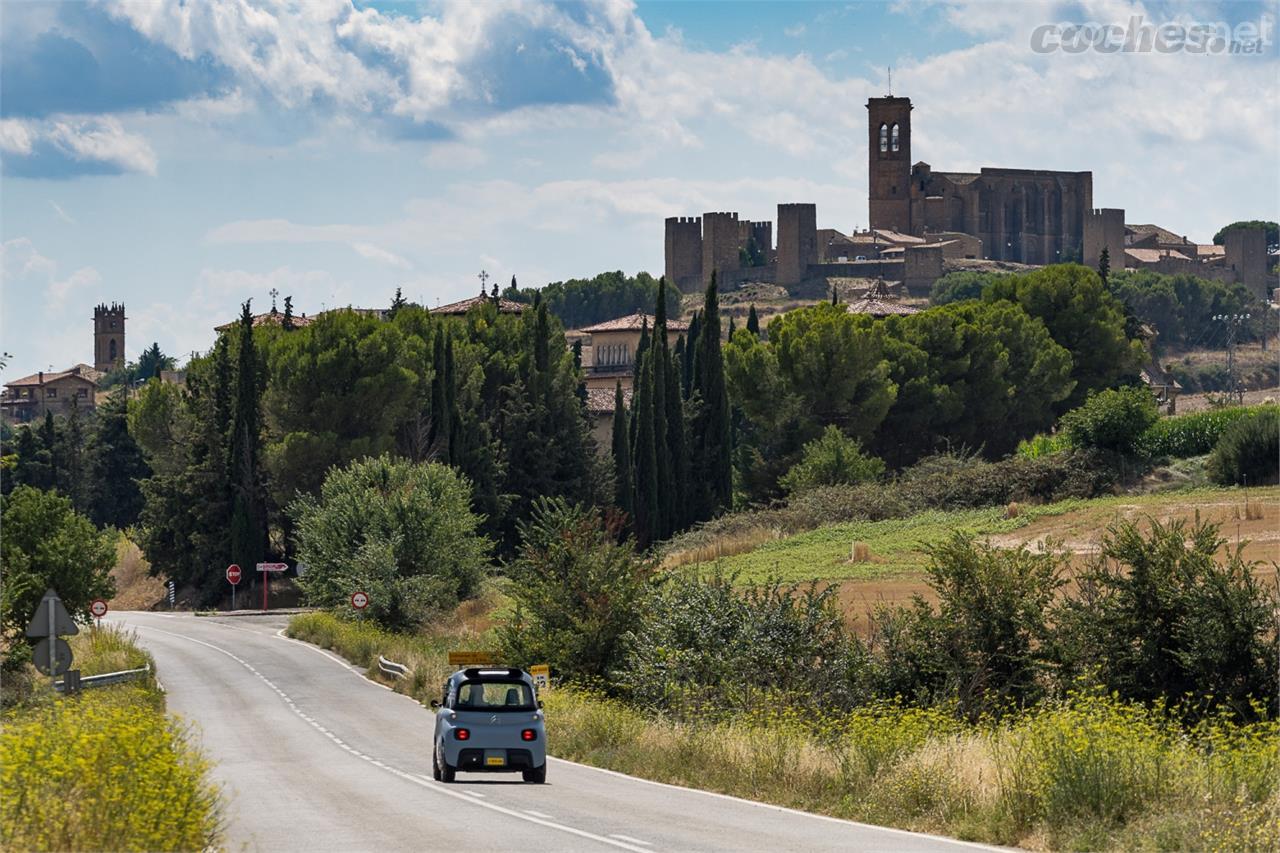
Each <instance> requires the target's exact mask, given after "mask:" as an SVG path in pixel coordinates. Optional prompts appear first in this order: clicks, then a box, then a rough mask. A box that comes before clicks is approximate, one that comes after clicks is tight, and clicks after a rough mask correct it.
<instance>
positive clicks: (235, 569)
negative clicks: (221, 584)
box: [227, 563, 240, 585]
mask: <svg viewBox="0 0 1280 853" xmlns="http://www.w3.org/2000/svg"><path fill="white" fill-rule="evenodd" d="M227 583H229V584H233V585H234V584H238V583H240V567H239V566H237V565H236V564H235V563H232V564H231V565H229V566H227Z"/></svg>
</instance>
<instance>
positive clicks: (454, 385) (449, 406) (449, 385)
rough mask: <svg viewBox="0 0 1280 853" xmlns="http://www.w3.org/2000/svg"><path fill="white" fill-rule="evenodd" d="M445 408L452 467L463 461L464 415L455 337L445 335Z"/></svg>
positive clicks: (449, 461) (449, 459)
mask: <svg viewBox="0 0 1280 853" xmlns="http://www.w3.org/2000/svg"><path fill="white" fill-rule="evenodd" d="M444 408H445V411H446V412H447V413H448V417H449V431H448V433H446V434H447V436H448V439H449V458H448V460H447V461H448V463H449V464H450V465H457V464H458V463H459V462H461V461H462V442H463V437H462V414H461V412H459V411H458V379H457V376H456V374H455V369H454V362H453V335H445V339H444Z"/></svg>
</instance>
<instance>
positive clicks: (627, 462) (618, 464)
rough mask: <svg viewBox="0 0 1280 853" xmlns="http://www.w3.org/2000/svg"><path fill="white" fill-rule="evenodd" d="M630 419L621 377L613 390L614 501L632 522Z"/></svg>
mask: <svg viewBox="0 0 1280 853" xmlns="http://www.w3.org/2000/svg"><path fill="white" fill-rule="evenodd" d="M628 420H629V418H628V417H627V405H626V401H625V399H624V398H623V396H622V380H621V379H619V380H618V381H617V384H616V385H615V386H614V391H613V469H614V472H615V478H614V499H613V501H614V503H615V504H617V506H618V509H620V510H622V511H623V512H625V513H626V514H627V516H628V523H630V521H631V518H630V516H631V514H632V512H633V511H634V509H635V505H634V500H633V498H634V495H633V494H632V488H631V474H632V471H631V442H630V441H629V438H628V433H629V432H630V430H629V424H628Z"/></svg>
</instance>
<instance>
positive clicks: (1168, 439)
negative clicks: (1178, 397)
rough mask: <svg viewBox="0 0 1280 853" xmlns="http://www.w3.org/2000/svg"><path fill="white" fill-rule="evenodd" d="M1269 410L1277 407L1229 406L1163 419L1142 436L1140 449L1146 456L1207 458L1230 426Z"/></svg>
mask: <svg viewBox="0 0 1280 853" xmlns="http://www.w3.org/2000/svg"><path fill="white" fill-rule="evenodd" d="M1267 408H1272V409H1274V408H1276V407H1275V406H1270V407H1259V406H1229V407H1227V408H1222V409H1208V410H1207V411H1203V412H1191V413H1190V414H1186V415H1175V416H1173V417H1167V418H1160V419H1159V420H1158V421H1156V422H1155V423H1154V424H1152V425H1151V426H1150V427H1149V428H1148V429H1147V431H1146V432H1144V433H1143V434H1142V438H1141V439H1140V440H1139V442H1138V447H1139V450H1140V451H1141V452H1142V453H1144V454H1146V455H1148V456H1153V457H1161V456H1167V457H1172V458H1174V459H1186V458H1189V457H1191V456H1203V455H1204V454H1206V453H1209V452H1211V451H1212V450H1213V448H1214V447H1215V446H1216V445H1217V443H1218V440H1219V439H1220V438H1221V437H1222V433H1223V432H1225V431H1226V429H1227V427H1229V426H1231V425H1232V424H1233V423H1235V422H1236V421H1238V420H1241V419H1242V418H1251V417H1254V416H1255V415H1258V414H1261V413H1262V412H1263V411H1265V410H1266V409H1267Z"/></svg>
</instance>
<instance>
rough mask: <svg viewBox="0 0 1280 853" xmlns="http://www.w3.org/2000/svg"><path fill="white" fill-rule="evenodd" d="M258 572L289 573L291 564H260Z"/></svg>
mask: <svg viewBox="0 0 1280 853" xmlns="http://www.w3.org/2000/svg"><path fill="white" fill-rule="evenodd" d="M258 571H260V572H287V571H289V564H288V563H258Z"/></svg>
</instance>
